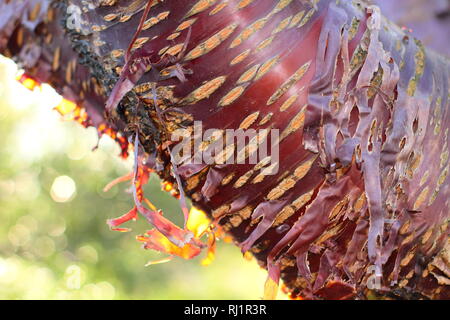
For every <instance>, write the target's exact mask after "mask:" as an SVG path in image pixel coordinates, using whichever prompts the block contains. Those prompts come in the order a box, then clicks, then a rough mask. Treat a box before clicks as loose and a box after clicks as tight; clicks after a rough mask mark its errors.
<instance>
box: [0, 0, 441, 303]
mask: <svg viewBox="0 0 450 320" xmlns="http://www.w3.org/2000/svg"><path fill="white" fill-rule="evenodd" d="M0 3H1V5H2V11H1V12H0V17H1V20H0V21H2V22H3V23H2V24H1V25H0V50H2V51H3V52H5V53H6V54H7V55H8V56H15V57H17V58H18V60H19V61H21V62H22V63H23V64H24V66H25V68H26V70H27V74H29V75H30V76H32V77H34V78H36V79H37V80H38V81H40V82H48V83H50V84H52V85H53V86H54V87H55V88H56V89H57V90H59V92H61V93H63V94H64V95H65V96H66V97H67V98H68V99H71V100H72V101H74V102H76V103H77V104H78V105H79V106H80V107H81V109H79V110H80V111H81V110H86V111H87V114H88V116H89V117H88V118H82V120H83V122H84V123H85V124H86V125H95V126H96V127H98V128H101V130H103V131H105V130H106V131H108V132H109V131H110V130H108V129H107V127H106V120H105V119H108V121H109V122H108V126H111V127H112V129H113V130H114V132H113V131H110V133H111V134H113V135H116V133H115V132H119V135H118V136H116V138H117V139H118V140H119V142H120V143H121V144H122V146H123V148H124V153H125V152H126V150H127V140H126V139H125V138H124V137H128V140H129V141H130V142H133V143H134V145H135V147H137V148H135V152H136V155H137V158H138V159H140V162H139V163H145V167H144V166H142V165H139V166H138V167H137V168H136V172H135V173H136V174H138V177H144V178H143V179H142V180H140V179H137V181H138V182H144V181H145V173H146V172H147V169H148V168H151V169H152V170H155V171H156V172H157V173H158V174H159V175H160V176H161V178H162V179H164V180H167V181H171V182H173V183H176V182H177V178H179V180H178V185H179V184H180V182H181V183H182V184H183V189H184V191H185V192H186V194H187V195H188V196H189V197H190V198H191V199H192V201H193V203H194V204H195V205H196V206H198V207H200V208H202V209H203V210H204V211H205V212H207V213H208V214H209V215H210V217H211V218H212V219H213V222H214V223H215V224H218V225H220V226H221V227H222V228H223V229H224V230H226V231H227V232H228V233H230V234H231V235H232V236H233V237H234V239H235V243H236V244H237V245H238V246H240V247H241V248H242V250H243V251H250V252H251V253H252V254H253V255H254V256H255V257H256V258H257V259H258V261H259V263H260V264H261V265H262V266H264V267H265V268H267V269H268V271H269V276H270V278H271V281H274V282H277V281H278V279H279V277H281V278H282V279H283V281H284V284H285V286H286V288H287V290H288V291H289V292H290V294H291V295H292V296H293V297H297V296H301V297H303V298H311V299H312V298H326V299H348V298H365V297H368V296H370V295H371V294H380V295H382V296H385V297H386V296H392V297H400V298H449V286H448V285H449V281H450V280H449V274H450V272H449V261H448V260H449V258H448V250H449V240H448V232H449V226H448V218H449V200H448V199H449V193H450V183H449V178H448V171H449V158H448V153H449V140H448V128H449V127H450V123H449V122H450V120H449V119H450V118H449V115H448V112H449V106H448V104H449V102H448V100H449V85H448V81H449V75H450V74H449V73H450V69H449V62H448V60H446V59H445V58H443V57H440V56H439V55H437V54H436V53H434V52H431V51H429V50H427V49H426V48H425V47H424V46H423V44H422V43H421V42H420V41H419V40H416V39H414V38H413V37H412V36H411V35H410V34H408V33H405V31H403V30H401V29H400V28H398V27H396V26H395V25H394V24H392V23H390V22H389V21H387V20H385V19H384V18H383V17H382V15H381V14H380V12H379V10H378V8H377V7H373V6H368V5H366V4H365V3H359V4H358V3H356V2H353V1H329V0H322V1H299V0H297V1H294V0H292V1H291V0H280V1H278V0H277V1H275V0H267V1H237V0H236V1H228V2H225V1H216V0H196V1H183V2H181V1H164V2H158V1H153V2H150V5H148V6H147V4H148V2H147V1H138V0H134V1H131V0H129V1H127V0H123V1H106V0H103V1H93V6H92V7H89V6H83V2H82V1H78V0H69V1H62V2H58V4H54V3H53V4H51V3H52V2H51V1H45V0H39V1H38V0H34V1H27V2H22V1H14V2H11V1H2V2H0ZM38 4H40V7H37V5H38ZM49 5H50V6H49ZM68 8H71V9H69V11H67V10H68ZM77 8H78V9H77ZM77 10H79V11H77ZM77 12H78V13H79V14H78V13H77ZM147 13H148V16H147ZM61 20H62V21H63V25H61ZM68 22H69V24H68ZM140 22H143V23H140ZM74 25H75V28H73V26H74ZM139 25H141V27H142V28H139ZM68 26H69V28H68ZM77 28H78V30H77ZM140 29H142V30H140ZM139 30H140V31H139ZM137 31H138V32H137ZM133 39H134V40H135V41H133ZM105 108H106V113H105V112H104V111H105ZM194 120H195V121H202V123H203V126H204V129H205V130H206V129H210V128H215V129H221V130H224V129H228V128H232V129H237V128H239V127H241V128H254V129H264V128H266V129H267V128H269V129H271V128H275V129H280V132H281V137H280V138H281V141H280V143H279V153H280V162H279V170H278V173H277V174H274V175H265V176H264V175H261V170H262V169H263V168H264V166H265V165H267V163H265V162H264V161H262V162H260V163H259V164H257V165H256V166H255V165H254V164H253V165H251V164H245V165H237V164H220V163H216V164H213V165H207V164H199V165H192V164H181V165H179V166H178V167H176V166H175V164H174V163H173V161H171V151H170V150H171V149H172V150H173V148H174V147H175V145H176V143H173V141H171V138H170V135H171V133H173V132H174V131H175V130H176V129H180V128H184V129H186V128H187V129H189V128H192V125H193V122H194ZM134 139H136V140H134ZM139 146H142V148H139ZM172 156H173V155H172ZM260 160H261V159H260ZM135 191H136V194H135V198H136V205H137V207H136V209H134V211H130V212H131V213H132V214H131V215H130V214H129V215H128V216H127V217H128V218H129V217H132V216H134V214H136V210H137V211H139V212H140V213H141V214H143V215H144V216H145V217H146V218H147V219H148V220H149V222H150V223H151V224H153V225H154V226H155V227H156V230H158V231H159V232H160V233H162V234H165V235H166V236H167V237H168V238H169V240H170V241H171V242H172V243H173V244H174V245H178V246H183V245H184V244H186V245H187V246H189V251H188V252H189V255H188V256H191V255H194V254H196V252H197V250H198V249H200V248H201V247H203V245H202V244H201V243H199V241H198V239H197V238H196V237H194V238H191V236H190V234H189V232H188V231H187V230H186V229H183V228H179V227H176V226H174V225H173V224H171V223H170V222H169V221H165V220H162V218H161V217H160V216H159V215H158V214H155V213H154V212H152V211H151V210H149V209H147V208H145V207H144V206H143V205H142V204H141V202H142V201H143V195H142V194H141V193H140V191H141V189H140V186H137V187H136V188H135ZM180 191H181V190H180ZM127 217H125V218H124V220H127V219H128V218H127ZM121 221H122V220H121ZM116 222H117V221H116ZM114 225H115V223H114ZM155 232H156V231H151V232H150V235H154V233H155ZM142 240H143V241H148V247H150V248H155V249H159V247H158V246H157V243H155V242H152V241H151V238H150V239H149V238H145V239H142ZM374 280H375V283H378V282H377V281H379V283H378V284H379V286H376V287H375V288H374V290H369V289H368V288H367V284H368V283H372V282H373V281H374ZM372 284H373V283H372ZM369 287H371V286H369Z"/></svg>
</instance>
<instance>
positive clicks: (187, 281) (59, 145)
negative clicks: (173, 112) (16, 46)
mask: <svg viewBox="0 0 450 320" xmlns="http://www.w3.org/2000/svg"><path fill="white" fill-rule="evenodd" d="M17 73H18V70H17V66H16V65H15V64H14V63H13V62H12V61H10V60H7V59H6V58H3V57H1V56H0V137H1V145H0V219H1V220H0V299H259V298H260V297H261V296H262V294H263V286H264V281H265V278H266V273H265V271H264V270H261V269H260V268H259V267H258V265H257V264H256V262H255V261H247V260H245V259H243V258H242V255H241V253H240V251H239V249H238V248H236V247H235V246H233V245H232V244H227V243H223V242H219V244H218V248H217V254H216V260H215V261H214V262H213V263H212V264H211V265H209V266H206V267H205V266H201V265H200V261H201V259H202V258H203V257H204V253H203V254H202V255H201V256H199V257H197V258H196V259H193V260H190V261H185V260H182V259H180V258H176V259H175V260H173V261H171V262H168V263H165V264H160V265H152V266H149V267H145V266H144V265H145V264H146V263H147V262H148V261H151V260H155V259H160V258H163V257H164V256H163V255H162V254H160V253H157V252H152V251H147V250H144V249H142V248H141V245H140V243H138V242H137V241H136V240H135V236H136V235H138V234H141V233H143V232H144V231H145V230H146V229H149V226H148V225H146V222H145V221H144V220H143V219H140V220H138V221H137V222H135V223H131V225H130V224H128V225H127V226H129V227H131V228H132V229H133V231H131V232H129V233H120V232H114V231H110V229H109V227H108V226H107V225H106V223H105V222H106V219H108V218H115V217H117V216H120V215H122V214H123V213H125V212H127V211H128V210H129V209H130V208H131V207H132V205H133V204H132V197H131V195H130V194H128V193H127V192H126V189H127V185H126V184H122V185H119V186H116V187H114V188H113V189H112V190H110V191H109V192H108V193H104V192H102V189H103V187H104V186H105V185H106V184H107V183H108V182H110V181H111V180H113V179H115V178H117V177H119V176H122V175H124V174H126V173H128V172H130V170H131V168H132V159H129V160H128V161H124V160H122V159H120V158H119V157H118V154H119V151H120V150H119V147H118V146H117V145H116V144H115V143H114V142H113V141H112V140H111V139H110V138H108V137H103V138H102V139H100V142H99V148H98V149H97V150H95V151H92V149H93V147H94V146H95V145H96V144H97V140H98V139H97V134H96V130H95V129H94V128H89V129H84V128H82V127H81V126H80V125H78V124H76V123H73V122H68V121H63V120H62V119H61V117H60V116H59V114H58V113H57V112H56V111H54V110H53V107H55V106H56V105H57V104H58V103H59V102H60V100H61V97H59V96H58V95H57V94H56V93H55V92H54V90H53V89H51V88H50V87H48V86H43V87H42V89H36V90H35V91H33V92H31V91H29V90H28V89H26V88H24V87H23V86H22V85H21V84H19V83H18V82H17V81H15V77H16V75H17ZM146 195H147V196H148V197H149V198H150V199H151V200H152V201H153V202H154V203H155V204H156V205H157V206H158V207H159V208H161V209H163V211H164V212H165V215H167V216H168V217H171V218H174V217H175V216H180V215H181V213H180V209H179V206H178V202H177V201H176V200H175V199H174V198H172V197H171V196H170V195H169V194H168V193H166V192H163V191H161V186H160V183H159V181H157V179H156V177H153V178H152V179H151V183H150V184H149V185H148V186H147V188H146Z"/></svg>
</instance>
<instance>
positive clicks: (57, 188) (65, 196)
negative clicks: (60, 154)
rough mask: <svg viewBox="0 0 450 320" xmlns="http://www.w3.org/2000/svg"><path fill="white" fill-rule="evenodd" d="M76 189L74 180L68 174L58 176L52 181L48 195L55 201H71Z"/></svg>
mask: <svg viewBox="0 0 450 320" xmlns="http://www.w3.org/2000/svg"><path fill="white" fill-rule="evenodd" d="M76 191H77V186H76V184H75V181H73V179H72V178H71V177H68V176H59V177H57V178H56V179H55V181H53V184H52V188H51V190H50V195H51V197H52V199H53V200H54V201H56V202H69V201H71V200H72V199H73V198H74V196H75V193H76Z"/></svg>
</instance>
